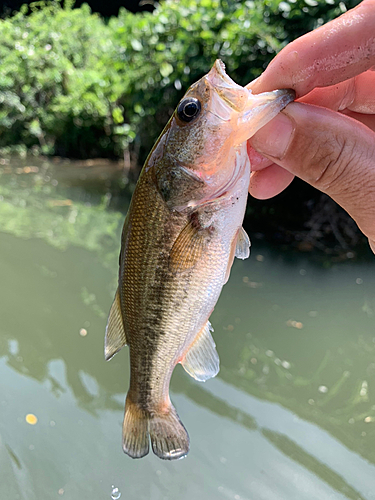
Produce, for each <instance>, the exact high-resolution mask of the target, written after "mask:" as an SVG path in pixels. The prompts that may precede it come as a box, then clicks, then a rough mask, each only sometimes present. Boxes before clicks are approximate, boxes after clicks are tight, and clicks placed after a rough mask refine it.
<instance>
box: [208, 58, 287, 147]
mask: <svg viewBox="0 0 375 500" xmlns="http://www.w3.org/2000/svg"><path fill="white" fill-rule="evenodd" d="M206 79H207V81H208V83H209V84H210V86H211V87H212V89H213V90H214V91H215V94H216V95H217V96H218V97H219V99H217V98H216V99H215V98H214V96H213V99H212V106H211V109H210V110H209V111H210V112H211V113H212V114H214V115H215V116H217V117H218V118H220V119H221V120H223V121H229V120H230V119H231V118H232V117H233V111H234V112H235V113H236V114H237V125H238V129H240V130H241V131H244V133H240V134H239V136H240V138H241V140H240V141H239V140H236V141H235V142H236V143H237V144H239V142H243V141H244V140H246V139H249V138H250V137H251V136H252V135H254V134H255V132H257V131H258V130H259V129H260V128H261V127H263V126H264V125H265V124H266V123H267V122H269V121H270V120H271V119H272V118H274V117H275V116H276V115H277V113H279V112H280V111H281V110H283V109H284V108H285V106H287V105H288V104H289V103H290V102H292V101H293V100H294V99H295V92H294V90H291V89H281V90H274V91H273V92H264V93H262V94H255V95H254V94H253V93H252V91H251V90H250V89H248V88H246V87H241V85H238V84H237V83H236V82H235V81H233V80H232V79H231V78H230V77H229V76H228V75H227V74H226V72H225V64H224V63H223V62H222V61H221V60H220V59H216V61H215V64H214V65H213V67H212V69H211V70H210V72H209V73H208V74H207V77H206Z"/></svg>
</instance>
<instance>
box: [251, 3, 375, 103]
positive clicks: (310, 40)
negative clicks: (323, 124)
mask: <svg viewBox="0 0 375 500" xmlns="http://www.w3.org/2000/svg"><path fill="white" fill-rule="evenodd" d="M374 26H375V0H364V1H363V2H362V3H360V4H359V5H358V6H357V7H355V8H354V9H352V10H350V11H348V12H346V13H345V14H343V15H342V16H340V17H338V18H337V19H334V20H333V21H331V22H329V23H327V24H325V25H324V26H321V27H320V28H318V29H316V30H314V31H311V32H310V33H307V34H306V35H304V36H302V37H300V38H298V39H297V40H295V41H293V42H291V43H290V44H289V45H287V46H286V47H285V48H284V49H283V50H282V51H281V52H280V53H279V54H278V55H277V56H276V57H275V59H273V60H272V61H271V63H270V64H269V66H268V67H267V69H266V70H265V72H264V73H263V74H262V75H261V76H260V77H259V78H258V79H257V80H255V81H254V82H253V83H249V85H248V86H247V87H248V88H251V89H252V90H253V91H254V93H259V92H266V91H270V90H275V89H278V88H292V89H294V90H295V91H296V94H297V97H301V96H303V95H305V94H307V93H308V92H310V91H311V90H312V89H313V88H315V87H327V86H329V85H334V84H336V83H339V82H343V81H345V80H347V79H348V78H352V77H354V76H356V75H359V74H360V73H363V72H364V71H367V70H368V69H370V68H371V67H372V66H374V65H375V30H374Z"/></svg>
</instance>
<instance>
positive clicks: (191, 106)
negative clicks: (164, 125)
mask: <svg viewBox="0 0 375 500" xmlns="http://www.w3.org/2000/svg"><path fill="white" fill-rule="evenodd" d="M200 111H201V103H200V102H199V101H198V99H196V98H195V97H187V98H186V99H183V100H182V101H181V102H180V104H179V105H178V108H177V115H178V117H179V118H180V120H182V121H183V122H191V121H192V120H194V118H196V117H197V116H198V115H199V113H200Z"/></svg>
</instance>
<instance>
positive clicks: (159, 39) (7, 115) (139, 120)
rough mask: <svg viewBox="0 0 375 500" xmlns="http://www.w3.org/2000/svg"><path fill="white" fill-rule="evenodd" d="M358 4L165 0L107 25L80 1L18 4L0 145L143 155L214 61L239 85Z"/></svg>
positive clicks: (6, 55)
mask: <svg viewBox="0 0 375 500" xmlns="http://www.w3.org/2000/svg"><path fill="white" fill-rule="evenodd" d="M356 3H358V2H357V1H355V0H347V1H346V2H338V1H337V0H325V1H321V0H320V1H317V0H289V1H282V2H279V1H277V0H263V1H261V2H260V1H259V2H258V1H251V0H247V1H233V0H231V1H230V0H200V1H198V0H180V1H179V2H176V1H175V0H165V1H164V2H163V3H161V4H159V5H158V6H157V8H156V9H155V11H154V12H153V13H149V12H143V13H140V14H132V13H130V12H128V11H126V10H125V9H123V10H121V11H120V13H119V16H118V17H117V18H112V19H110V21H109V22H108V23H105V22H104V20H102V19H101V18H100V17H99V16H98V15H96V14H92V13H91V11H90V9H89V7H88V6H87V5H83V6H82V7H80V8H78V9H73V8H72V2H71V1H66V2H65V4H64V6H61V5H60V4H59V3H58V2H48V3H45V2H37V3H35V4H32V5H31V6H30V8H28V7H26V6H24V7H23V8H22V9H21V11H20V12H19V13H16V14H15V15H14V16H13V17H11V18H7V19H5V20H1V21H0V37H1V40H2V41H3V42H2V44H1V45H0V59H1V66H2V71H1V73H0V104H1V106H0V148H3V149H4V148H7V147H9V146H10V145H12V146H14V145H18V146H19V147H26V148H36V149H37V150H38V151H42V152H44V153H47V154H60V155H65V156H80V157H82V156H83V157H85V156H99V155H101V156H121V155H122V154H123V153H124V150H125V149H130V153H131V154H132V158H133V160H134V161H137V162H138V163H139V161H142V160H143V159H144V158H145V155H146V154H147V152H148V151H149V149H150V148H151V147H152V144H153V143H154V141H155V139H156V137H157V135H158V134H159V133H160V131H161V129H162V128H163V126H164V125H165V123H166V122H167V120H168V118H169V116H170V115H171V113H172V111H173V109H174V107H175V106H176V104H177V102H178V100H179V99H180V98H181V96H182V94H183V93H184V91H185V90H186V89H187V87H188V86H189V85H190V84H191V83H193V82H194V81H196V80H197V79H198V78H199V77H201V76H202V75H203V74H204V73H206V72H207V71H208V70H209V68H210V67H211V66H212V64H213V62H214V60H215V59H216V58H218V57H219V58H221V59H222V60H223V61H224V62H225V63H226V65H227V69H228V73H229V74H230V75H231V76H232V77H233V78H234V79H235V80H236V81H238V83H240V84H246V83H248V82H249V81H250V80H252V79H253V78H255V77H256V76H258V75H259V74H260V73H261V72H262V70H263V69H264V68H265V66H266V65H267V64H268V62H269V61H270V60H271V59H272V57H273V56H274V55H275V54H276V52H277V51H278V50H279V49H280V48H281V47H282V46H283V44H285V43H286V42H287V41H290V40H292V39H293V38H295V37H296V36H299V35H301V34H302V33H304V32H306V31H309V30H310V29H313V28H315V27H316V26H318V25H320V24H322V23H323V22H325V21H327V20H329V19H331V18H333V17H336V16H337V15H338V14H340V13H341V12H342V11H343V10H345V5H347V6H348V7H351V6H353V5H354V4H356Z"/></svg>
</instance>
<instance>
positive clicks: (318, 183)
mask: <svg viewBox="0 0 375 500" xmlns="http://www.w3.org/2000/svg"><path fill="white" fill-rule="evenodd" d="M355 158H356V155H355V142H354V141H352V140H350V139H348V138H345V137H338V136H335V135H333V136H331V137H327V138H325V139H324V140H323V141H321V142H319V143H317V144H313V145H312V153H311V155H310V158H309V160H310V169H311V170H310V171H311V175H312V176H313V178H312V179H311V183H312V184H313V185H315V187H317V188H318V189H319V190H321V191H323V192H325V193H328V194H330V195H333V194H334V193H335V192H337V191H339V192H340V193H342V192H343V190H345V189H346V188H347V186H348V181H349V180H350V178H351V177H352V175H353V169H352V165H353V163H354V162H355Z"/></svg>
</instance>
